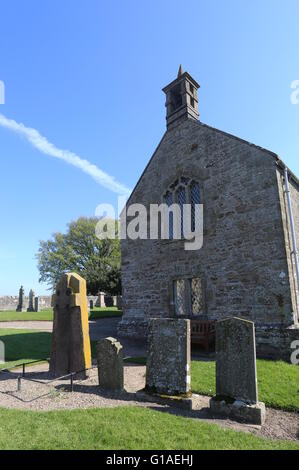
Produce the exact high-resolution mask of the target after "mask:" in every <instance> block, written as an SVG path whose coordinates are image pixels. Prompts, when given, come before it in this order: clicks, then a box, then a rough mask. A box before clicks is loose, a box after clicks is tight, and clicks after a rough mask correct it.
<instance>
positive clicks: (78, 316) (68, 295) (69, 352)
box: [50, 273, 91, 379]
mask: <svg viewBox="0 0 299 470" xmlns="http://www.w3.org/2000/svg"><path fill="white" fill-rule="evenodd" d="M52 306H53V307H54V322H53V335H52V347H51V359H50V373H51V374H52V375H54V376H55V377H59V376H62V375H66V374H69V373H71V372H80V373H78V374H77V375H76V378H80V379H81V378H82V379H84V378H86V377H87V376H88V374H87V373H86V372H85V371H84V370H85V369H89V368H90V367H91V349H90V338H89V324H88V311H87V297H86V282H85V280H84V279H83V278H82V277H80V276H79V275H78V274H75V273H69V274H63V276H62V277H61V279H60V281H59V283H58V285H57V287H56V295H53V297H52Z"/></svg>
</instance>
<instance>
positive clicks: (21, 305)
mask: <svg viewBox="0 0 299 470" xmlns="http://www.w3.org/2000/svg"><path fill="white" fill-rule="evenodd" d="M17 312H24V287H23V286H21V287H20V290H19V303H18V306H17Z"/></svg>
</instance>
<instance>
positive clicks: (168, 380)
mask: <svg viewBox="0 0 299 470" xmlns="http://www.w3.org/2000/svg"><path fill="white" fill-rule="evenodd" d="M190 382H191V380H190V320H181V319H170V318H168V319H167V318H163V319H162V318H159V319H158V318H157V319H151V320H150V322H149V329H148V339H147V364H146V390H147V391H149V392H151V393H159V394H165V395H190V394H191V392H190Z"/></svg>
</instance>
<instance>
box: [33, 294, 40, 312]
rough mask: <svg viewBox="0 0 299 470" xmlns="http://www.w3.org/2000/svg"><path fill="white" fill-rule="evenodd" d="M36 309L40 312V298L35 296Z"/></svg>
mask: <svg viewBox="0 0 299 470" xmlns="http://www.w3.org/2000/svg"><path fill="white" fill-rule="evenodd" d="M34 311H35V312H39V298H38V297H35V299H34Z"/></svg>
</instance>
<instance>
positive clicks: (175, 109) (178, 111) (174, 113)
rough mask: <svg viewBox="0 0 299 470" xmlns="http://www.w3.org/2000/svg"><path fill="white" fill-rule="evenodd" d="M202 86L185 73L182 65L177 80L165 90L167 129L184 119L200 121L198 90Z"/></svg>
mask: <svg viewBox="0 0 299 470" xmlns="http://www.w3.org/2000/svg"><path fill="white" fill-rule="evenodd" d="M199 87H200V85H199V84H198V83H197V82H196V81H195V80H194V79H193V78H192V77H191V75H189V73H188V72H183V69H182V66H181V65H180V68H179V73H178V76H177V78H176V79H175V80H174V81H173V82H171V83H170V84H169V85H167V86H166V87H165V88H163V91H164V93H165V94H166V105H165V106H166V109H167V113H166V121H167V128H169V127H170V126H171V125H172V124H173V123H174V122H176V121H178V120H183V119H195V120H198V119H199V112H198V96H197V90H198V89H199Z"/></svg>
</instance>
